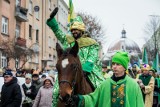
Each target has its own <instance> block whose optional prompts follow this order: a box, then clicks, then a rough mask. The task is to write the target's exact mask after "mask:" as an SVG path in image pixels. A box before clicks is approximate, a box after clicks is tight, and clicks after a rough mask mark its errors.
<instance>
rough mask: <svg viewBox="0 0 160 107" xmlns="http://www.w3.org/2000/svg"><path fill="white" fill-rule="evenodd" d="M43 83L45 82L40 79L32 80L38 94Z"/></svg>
mask: <svg viewBox="0 0 160 107" xmlns="http://www.w3.org/2000/svg"><path fill="white" fill-rule="evenodd" d="M42 84H43V83H42V82H41V81H40V79H38V80H36V81H33V80H32V85H33V86H34V87H35V89H36V95H37V93H38V91H39V89H40V87H41V86H42Z"/></svg>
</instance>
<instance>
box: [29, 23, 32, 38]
mask: <svg viewBox="0 0 160 107" xmlns="http://www.w3.org/2000/svg"><path fill="white" fill-rule="evenodd" d="M29 39H32V26H31V25H29Z"/></svg>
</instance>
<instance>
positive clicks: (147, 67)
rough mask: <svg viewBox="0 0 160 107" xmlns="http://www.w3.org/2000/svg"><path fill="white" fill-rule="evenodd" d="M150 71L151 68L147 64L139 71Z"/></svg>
mask: <svg viewBox="0 0 160 107" xmlns="http://www.w3.org/2000/svg"><path fill="white" fill-rule="evenodd" d="M150 69H151V67H150V66H149V65H148V64H143V66H142V68H141V70H142V71H149V70H150Z"/></svg>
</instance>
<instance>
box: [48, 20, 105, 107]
mask: <svg viewBox="0 0 160 107" xmlns="http://www.w3.org/2000/svg"><path fill="white" fill-rule="evenodd" d="M47 25H48V26H49V27H50V28H51V29H52V31H53V32H54V34H55V36H56V37H57V39H58V40H59V41H60V42H61V43H62V45H63V48H64V49H66V48H68V47H72V46H73V45H74V42H75V40H74V38H73V37H72V36H71V35H70V36H69V35H66V34H65V33H63V32H62V30H61V29H60V28H59V26H58V23H57V22H56V20H55V18H53V19H52V20H50V21H49V20H47ZM77 41H78V44H79V53H78V55H79V58H80V62H81V64H82V68H83V65H85V64H86V63H87V62H90V63H93V65H94V66H93V68H91V69H90V70H88V71H89V72H90V74H89V75H88V77H89V79H90V80H91V82H92V84H93V85H94V87H95V88H97V87H98V86H99V85H100V83H101V82H102V81H104V78H103V75H102V67H101V62H100V60H99V49H100V47H99V45H98V43H97V42H96V41H95V40H94V39H91V38H89V37H86V36H85V35H83V36H82V37H81V38H80V39H78V40H77ZM86 69H88V68H87V66H86ZM84 71H85V70H84ZM58 89H59V86H58V79H57V81H56V83H55V85H54V92H53V107H55V106H56V102H57V99H58Z"/></svg>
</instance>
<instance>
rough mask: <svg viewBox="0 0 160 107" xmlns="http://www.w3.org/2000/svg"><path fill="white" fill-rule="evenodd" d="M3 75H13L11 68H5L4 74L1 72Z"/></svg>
mask: <svg viewBox="0 0 160 107" xmlns="http://www.w3.org/2000/svg"><path fill="white" fill-rule="evenodd" d="M5 75H10V76H13V74H12V70H6V71H5V72H4V74H3V77H4V76H5Z"/></svg>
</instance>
